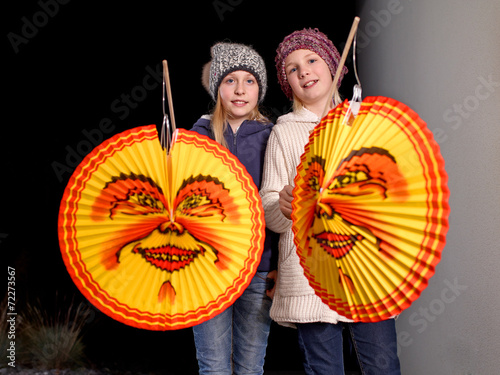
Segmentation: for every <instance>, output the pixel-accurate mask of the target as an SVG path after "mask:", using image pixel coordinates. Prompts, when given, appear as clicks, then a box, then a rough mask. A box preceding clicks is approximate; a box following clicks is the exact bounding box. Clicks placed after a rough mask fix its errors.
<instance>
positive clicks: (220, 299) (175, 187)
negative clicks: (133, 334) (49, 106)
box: [59, 125, 265, 330]
mask: <svg viewBox="0 0 500 375" xmlns="http://www.w3.org/2000/svg"><path fill="white" fill-rule="evenodd" d="M264 230H265V224H264V214H263V210H262V205H261V201H260V197H259V194H258V191H257V188H256V186H255V185H254V183H253V180H252V178H251V176H250V175H249V174H248V172H247V171H246V169H245V167H244V166H243V165H242V164H241V163H240V162H239V161H238V160H237V159H236V158H235V157H234V156H233V155H232V154H231V153H230V152H229V151H228V150H227V149H225V148H223V147H221V146H220V145H219V144H218V143H216V142H215V141H212V140H211V139H209V138H207V137H204V136H201V135H199V134H197V133H194V132H190V131H187V130H183V129H179V130H177V131H176V133H175V134H174V140H173V142H172V145H171V149H170V152H169V153H168V154H167V152H166V151H165V150H164V149H162V147H161V146H160V142H159V140H158V134H157V131H156V127H155V126H154V125H150V126H143V127H138V128H134V129H130V130H128V131H125V132H123V133H121V134H118V135H116V136H114V137H112V138H110V139H108V140H107V141H105V142H103V143H102V144H101V145H99V146H98V147H96V148H95V149H94V150H93V151H92V152H91V153H90V154H89V155H88V156H87V157H86V158H85V159H84V160H83V161H82V162H81V164H80V165H79V166H78V167H77V169H76V170H75V172H74V173H73V175H72V177H71V179H70V181H69V183H68V186H67V187H66V190H65V192H64V196H63V199H62V202H61V206H60V213H59V241H60V247H61V251H62V255H63V259H64V262H65V264H66V267H67V269H68V271H69V273H70V275H71V277H72V279H73V281H74V282H75V284H76V285H77V287H78V288H79V289H80V291H81V292H82V293H83V294H84V295H85V297H86V298H87V299H88V300H89V301H90V302H92V303H93V304H94V305H95V306H96V307H97V308H99V309H100V310H101V311H103V312H104V313H106V314H107V315H109V316H110V317H112V318H114V319H116V320H118V321H120V322H122V323H125V324H128V325H131V326H134V327H138V328H144V329H150V330H169V329H180V328H186V327H190V326H193V325H195V324H198V323H201V322H203V321H205V320H207V319H210V318H211V317H213V316H215V315H217V314H218V313H220V312H222V311H223V310H225V309H226V308H227V307H228V306H230V305H231V304H232V303H233V302H234V301H235V300H236V299H237V298H238V297H239V296H240V295H241V293H242V292H243V291H244V290H245V288H246V287H247V286H248V284H249V283H250V281H251V279H252V277H253V275H254V274H255V272H256V270H257V266H258V264H259V261H260V257H261V254H262V249H263V243H264Z"/></svg>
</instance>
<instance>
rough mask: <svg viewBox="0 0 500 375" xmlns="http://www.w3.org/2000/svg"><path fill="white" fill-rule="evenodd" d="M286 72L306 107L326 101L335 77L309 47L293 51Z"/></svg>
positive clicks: (294, 91)
mask: <svg viewBox="0 0 500 375" xmlns="http://www.w3.org/2000/svg"><path fill="white" fill-rule="evenodd" d="M285 72H286V76H287V80H288V83H289V84H290V87H291V88H292V91H293V93H294V95H295V96H296V97H297V98H298V99H299V100H300V101H301V102H302V103H303V104H304V105H305V106H306V107H308V108H311V107H314V106H316V105H324V104H325V103H326V101H327V100H328V94H329V91H330V87H331V85H332V82H333V79H332V75H331V73H330V69H329V68H328V65H327V64H326V62H325V61H324V60H323V59H322V58H321V57H320V56H319V55H318V54H316V53H315V52H312V51H310V50H307V49H298V50H296V51H293V52H292V53H290V54H289V55H288V56H287V58H286V60H285Z"/></svg>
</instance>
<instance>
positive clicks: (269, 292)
mask: <svg viewBox="0 0 500 375" xmlns="http://www.w3.org/2000/svg"><path fill="white" fill-rule="evenodd" d="M277 276H278V271H277V270H274V271H271V272H269V273H268V274H267V279H269V280H272V283H270V284H272V286H273V287H272V288H271V289H268V290H266V294H267V296H268V297H269V298H271V299H273V297H274V291H275V290H276V277H277ZM266 281H267V280H266Z"/></svg>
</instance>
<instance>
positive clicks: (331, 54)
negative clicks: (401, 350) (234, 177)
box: [260, 29, 400, 375]
mask: <svg viewBox="0 0 500 375" xmlns="http://www.w3.org/2000/svg"><path fill="white" fill-rule="evenodd" d="M276 52H277V55H276V60H275V61H276V69H277V73H278V80H279V82H280V84H281V88H282V90H283V92H284V93H285V95H286V96H287V97H288V98H289V99H290V100H293V112H290V113H288V114H286V115H283V116H281V117H279V118H278V120H277V122H276V125H275V126H274V128H273V130H272V132H271V135H270V136H269V140H268V144H267V149H266V156H265V161H264V174H263V180H262V186H261V190H260V194H261V197H262V204H263V207H264V211H265V215H266V225H267V227H268V228H270V229H271V230H272V231H274V232H277V233H280V242H279V259H278V276H277V280H276V284H275V288H274V289H273V290H271V291H270V292H269V295H270V296H271V297H273V304H272V307H271V312H270V314H271V318H272V319H273V320H274V321H276V322H277V323H279V324H281V325H284V326H290V327H296V328H297V332H298V339H299V346H300V348H301V351H302V353H303V362H304V369H305V371H306V374H308V375H309V374H311V375H312V374H315V375H319V374H325V375H326V374H328V375H335V374H338V375H340V374H342V375H343V374H344V364H343V351H342V348H343V344H342V330H343V329H344V327H345V328H346V329H347V330H348V331H349V333H350V336H351V338H352V342H353V344H354V348H355V349H356V354H357V357H358V362H359V364H360V368H361V371H362V373H363V374H380V375H382V374H383V375H395V374H400V366H399V359H398V356H397V344H396V328H395V323H394V319H389V320H386V321H383V322H378V323H354V322H352V321H351V320H349V319H348V318H346V317H344V316H342V315H340V314H338V313H337V312H336V311H333V310H331V309H330V308H329V306H327V305H326V304H324V303H323V302H322V301H321V299H320V297H318V296H317V295H316V294H315V292H314V290H313V288H312V287H311V286H310V285H309V282H308V280H307V279H306V277H305V276H304V272H303V269H302V266H301V265H300V262H299V257H298V255H297V253H296V248H295V244H294V241H293V233H292V220H291V219H290V215H291V213H292V205H291V202H292V199H293V197H292V185H293V181H294V178H295V175H296V167H297V166H298V165H299V163H300V157H301V155H302V154H303V152H304V146H305V145H306V144H307V142H308V139H309V134H310V132H311V131H312V130H313V129H314V127H315V126H316V125H317V124H318V123H319V122H320V120H321V116H322V114H323V111H324V109H325V107H327V106H328V107H329V108H333V107H334V106H335V105H337V104H339V103H340V96H339V94H338V87H336V88H335V89H336V90H335V94H334V97H333V98H332V97H331V96H330V92H331V85H332V84H333V76H334V75H335V73H336V71H337V68H338V65H339V61H340V55H339V53H338V51H337V49H336V48H335V46H334V45H333V43H332V42H331V41H330V40H329V39H328V38H327V36H326V35H325V34H323V33H322V32H320V31H318V30H317V29H304V30H300V31H295V32H293V33H292V34H290V35H288V36H286V37H285V39H284V40H283V42H282V43H281V44H280V45H279V47H278V49H277V51H276ZM346 72H347V69H345V68H343V69H342V72H341V74H340V79H339V81H338V86H340V82H341V80H342V77H343V76H344V74H345V73H346Z"/></svg>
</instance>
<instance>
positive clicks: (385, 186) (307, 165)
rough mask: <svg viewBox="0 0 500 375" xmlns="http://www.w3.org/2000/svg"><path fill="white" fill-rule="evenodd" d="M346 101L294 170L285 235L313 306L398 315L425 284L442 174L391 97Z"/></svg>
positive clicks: (442, 204)
mask: <svg viewBox="0 0 500 375" xmlns="http://www.w3.org/2000/svg"><path fill="white" fill-rule="evenodd" d="M348 106H349V104H348V102H347V101H346V102H344V103H342V104H340V105H339V106H337V107H336V108H335V109H333V110H331V111H330V112H329V113H328V115H327V116H326V117H325V118H323V120H322V121H321V123H320V124H319V125H318V126H317V127H316V128H315V129H314V131H313V132H312V134H311V136H310V139H309V143H308V144H307V146H306V148H305V153H304V154H303V155H302V157H301V163H300V165H299V166H298V168H297V176H296V178H295V188H294V190H293V195H294V200H293V203H292V206H293V213H292V220H293V232H294V240H295V244H296V246H297V252H298V255H299V257H300V261H301V264H302V266H303V267H304V273H305V275H306V277H307V278H308V279H309V282H310V284H311V286H312V287H313V288H314V290H315V291H316V294H317V295H318V296H320V297H321V299H322V300H323V302H325V303H326V304H328V305H329V306H330V308H332V309H333V310H335V311H337V312H338V313H340V314H341V315H344V316H346V317H348V318H351V319H353V320H355V321H362V322H375V321H380V320H384V319H388V318H390V317H391V316H394V315H397V314H399V313H401V311H403V310H404V309H406V308H407V307H409V306H410V305H411V303H412V302H413V301H414V300H415V299H417V298H418V297H419V295H420V294H421V292H422V290H424V289H425V287H426V286H427V283H428V280H429V279H430V277H432V275H433V274H434V271H435V266H436V265H437V263H438V262H439V260H440V258H441V251H442V249H443V247H444V244H445V237H446V233H447V230H448V215H449V206H448V197H449V191H448V187H447V174H446V171H445V169H444V160H443V158H442V157H441V154H440V152H439V146H438V144H437V143H436V142H435V141H434V139H433V136H432V133H431V132H430V131H429V130H428V129H427V126H426V124H425V122H424V121H423V120H422V119H420V118H419V116H418V115H417V114H416V113H415V112H414V111H413V110H411V109H410V108H409V107H407V106H406V105H404V104H403V103H400V102H398V101H396V100H394V99H391V98H385V97H369V98H366V99H365V100H364V101H363V102H362V103H361V107H360V110H359V113H358V115H357V117H356V119H355V120H354V121H353V122H349V121H346V119H345V115H346V112H347V109H348Z"/></svg>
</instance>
